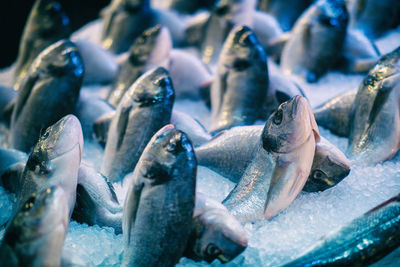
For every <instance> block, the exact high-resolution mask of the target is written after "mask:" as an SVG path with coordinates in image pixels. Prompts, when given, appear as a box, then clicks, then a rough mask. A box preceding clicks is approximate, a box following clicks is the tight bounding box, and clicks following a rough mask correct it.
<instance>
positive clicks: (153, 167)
mask: <svg viewBox="0 0 400 267" xmlns="http://www.w3.org/2000/svg"><path fill="white" fill-rule="evenodd" d="M142 155H143V156H144V158H141V159H140V161H141V164H142V165H141V168H140V170H141V174H142V176H143V177H145V178H147V179H150V180H152V182H153V183H155V184H159V183H163V182H166V181H167V180H166V179H170V178H171V177H173V176H176V175H179V170H180V168H179V167H178V165H182V166H189V167H190V169H195V168H196V159H195V155H194V150H193V147H192V144H191V142H190V141H189V139H188V137H187V136H186V134H185V133H183V132H181V131H180V130H177V129H176V128H175V127H174V126H173V125H172V124H168V125H166V126H164V127H163V128H161V129H160V130H159V131H158V132H157V133H156V134H155V135H154V136H153V137H152V139H151V140H150V142H149V143H148V145H147V147H146V149H145V151H144V152H143V154H142Z"/></svg>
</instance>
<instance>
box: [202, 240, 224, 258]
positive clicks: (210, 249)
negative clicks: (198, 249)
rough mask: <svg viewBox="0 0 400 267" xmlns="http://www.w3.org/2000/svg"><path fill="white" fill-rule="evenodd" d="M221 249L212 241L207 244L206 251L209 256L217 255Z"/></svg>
mask: <svg viewBox="0 0 400 267" xmlns="http://www.w3.org/2000/svg"><path fill="white" fill-rule="evenodd" d="M221 252H222V251H221V249H219V248H218V247H217V246H216V245H214V244H213V243H210V244H208V245H207V248H206V253H207V255H209V256H217V255H219V254H221Z"/></svg>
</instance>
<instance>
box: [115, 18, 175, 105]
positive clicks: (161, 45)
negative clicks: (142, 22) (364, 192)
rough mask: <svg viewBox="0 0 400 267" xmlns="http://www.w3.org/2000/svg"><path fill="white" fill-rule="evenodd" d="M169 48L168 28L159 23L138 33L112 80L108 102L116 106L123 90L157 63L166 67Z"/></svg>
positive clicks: (122, 95) (170, 42) (170, 43)
mask: <svg viewBox="0 0 400 267" xmlns="http://www.w3.org/2000/svg"><path fill="white" fill-rule="evenodd" d="M171 49H172V40H171V36H170V34H169V32H168V30H167V29H166V28H164V27H161V26H160V25H157V26H155V27H153V28H150V29H148V30H146V31H144V32H143V33H142V34H141V35H139V36H138V37H137V38H136V40H135V42H134V43H133V45H132V46H131V48H130V49H129V56H128V58H127V59H126V61H125V62H124V63H122V65H121V68H120V70H119V72H118V75H117V77H116V78H115V80H114V83H113V85H112V87H111V90H110V92H109V94H108V96H107V100H108V102H109V103H110V104H111V105H112V106H113V107H116V106H117V105H118V103H119V102H120V101H121V99H122V98H123V97H124V94H125V92H126V91H128V89H129V87H130V86H131V85H132V84H133V83H134V82H135V81H136V80H137V79H138V78H139V77H140V76H141V75H142V74H143V73H145V72H146V71H148V70H150V69H153V68H155V67H157V66H159V65H160V66H164V67H167V66H168V61H169V52H170V51H171Z"/></svg>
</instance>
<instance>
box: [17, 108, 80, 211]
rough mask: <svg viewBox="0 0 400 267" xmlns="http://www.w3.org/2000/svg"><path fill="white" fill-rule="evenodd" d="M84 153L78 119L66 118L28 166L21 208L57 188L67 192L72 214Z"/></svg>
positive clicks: (49, 133)
mask: <svg viewBox="0 0 400 267" xmlns="http://www.w3.org/2000/svg"><path fill="white" fill-rule="evenodd" d="M82 151H83V135H82V129H81V125H80V123H79V120H78V119H77V118H76V117H75V116H73V115H68V116H65V117H64V118H62V119H61V120H59V121H58V122H57V123H56V124H54V125H52V126H50V127H49V128H47V130H46V131H45V132H44V133H43V134H42V136H41V137H40V139H39V141H38V142H37V144H36V146H35V147H34V149H33V151H32V153H31V154H30V155H29V158H28V161H27V162H26V166H25V169H24V172H23V174H22V179H21V180H22V188H21V192H20V193H19V197H18V207H22V206H23V205H24V203H25V202H26V200H27V199H28V198H29V197H30V196H31V195H32V194H34V193H38V192H39V191H41V190H44V189H45V188H48V187H50V186H54V185H57V186H60V187H61V188H62V189H63V190H64V191H65V194H66V196H67V199H68V207H69V210H70V212H71V213H72V210H73V208H74V206H75V198H76V186H77V179H78V170H79V166H80V163H81V157H82Z"/></svg>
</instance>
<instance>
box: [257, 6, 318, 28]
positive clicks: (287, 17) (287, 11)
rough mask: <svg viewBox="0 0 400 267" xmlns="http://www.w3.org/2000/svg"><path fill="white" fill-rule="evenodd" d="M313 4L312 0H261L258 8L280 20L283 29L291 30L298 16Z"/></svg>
mask: <svg viewBox="0 0 400 267" xmlns="http://www.w3.org/2000/svg"><path fill="white" fill-rule="evenodd" d="M311 4H312V0H303V1H297V0H284V1H282V0H260V1H258V6H257V7H258V9H259V10H261V11H264V12H267V13H269V14H271V15H273V16H274V17H276V19H277V20H278V22H279V24H280V26H281V27H282V30H284V31H285V32H286V31H290V29H291V28H292V26H293V25H294V23H295V22H296V20H297V19H298V17H300V15H301V14H302V13H303V12H304V10H306V9H307V7H309V6H310V5H311Z"/></svg>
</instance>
